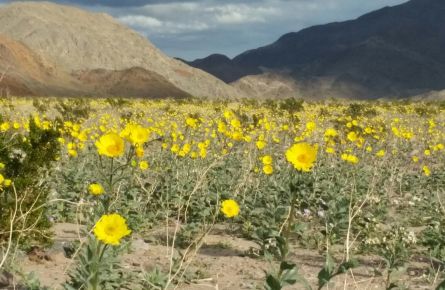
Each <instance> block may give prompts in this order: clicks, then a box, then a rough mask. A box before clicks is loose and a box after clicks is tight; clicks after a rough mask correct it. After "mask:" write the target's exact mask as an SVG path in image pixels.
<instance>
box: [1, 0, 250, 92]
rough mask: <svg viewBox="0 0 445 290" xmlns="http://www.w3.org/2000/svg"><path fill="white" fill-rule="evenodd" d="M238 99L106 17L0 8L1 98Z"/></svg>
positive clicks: (40, 7) (21, 6)
mask: <svg viewBox="0 0 445 290" xmlns="http://www.w3.org/2000/svg"><path fill="white" fill-rule="evenodd" d="M6 94H9V95H27V96H49V95H55V96H103V97H110V96H120V97H150V98H161V97H174V98H182V97H187V96H196V97H224V98H232V97H242V96H244V95H243V93H242V92H240V91H238V90H237V89H236V88H234V87H232V86H230V85H227V84H225V83H224V82H223V81H221V80H219V79H217V78H215V77H214V76H212V75H210V74H208V73H206V72H203V71H202V70H198V69H195V68H192V67H190V66H188V65H186V64H184V63H183V62H181V61H178V60H175V59H172V58H170V57H168V56H166V55H165V54H163V53H162V52H161V51H160V50H159V49H157V48H156V47H155V46H153V44H151V43H150V42H149V41H148V40H147V39H146V38H145V37H143V36H142V35H140V34H138V33H136V32H135V31H133V30H131V29H129V28H127V27H126V26H124V25H122V24H120V23H119V22H117V21H116V20H115V19H113V18H112V17H111V16H109V15H107V14H103V13H91V12H87V11H84V10H81V9H78V8H74V7H70V6H65V5H57V4H54V3H49V2H28V1H27V2H14V3H11V4H8V5H5V6H2V7H0V95H6Z"/></svg>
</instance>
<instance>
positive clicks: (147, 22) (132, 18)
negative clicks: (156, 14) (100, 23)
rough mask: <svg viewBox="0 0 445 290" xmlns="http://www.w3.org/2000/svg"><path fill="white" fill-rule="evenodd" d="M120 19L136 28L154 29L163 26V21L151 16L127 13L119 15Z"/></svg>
mask: <svg viewBox="0 0 445 290" xmlns="http://www.w3.org/2000/svg"><path fill="white" fill-rule="evenodd" d="M118 20H119V21H121V22H122V23H124V24H127V25H129V26H132V27H134V28H136V29H153V28H158V27H161V26H162V21H160V20H158V19H156V18H153V17H150V16H142V15H127V16H121V17H119V18H118Z"/></svg>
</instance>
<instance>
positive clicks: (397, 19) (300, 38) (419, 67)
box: [189, 0, 445, 98]
mask: <svg viewBox="0 0 445 290" xmlns="http://www.w3.org/2000/svg"><path fill="white" fill-rule="evenodd" d="M443 15H445V1H441V0H440V1H439V0H411V1H408V2H405V3H403V4H400V5H396V6H391V7H384V8H381V9H378V10H376V11H372V12H370V13H367V14H365V15H362V16H360V17H358V18H356V19H354V20H348V21H343V22H333V23H328V24H323V25H315V26H311V27H308V28H305V29H302V30H300V31H298V32H290V33H287V34H284V35H282V36H281V37H279V38H278V40H277V41H275V42H273V43H271V44H269V45H265V46H262V47H259V48H256V49H251V50H248V51H245V52H243V53H241V54H239V55H238V56H235V57H234V58H233V59H231V60H230V62H227V60H226V61H225V67H230V70H231V71H234V70H236V71H241V72H243V73H242V74H241V75H233V76H234V77H233V78H232V79H227V77H226V76H224V79H225V80H226V81H227V82H229V83H230V82H235V81H238V80H240V79H242V78H243V77H245V76H248V75H258V74H262V73H264V72H266V73H268V74H270V73H271V72H273V71H275V70H278V71H279V72H280V73H281V72H282V71H287V72H288V73H287V76H288V77H291V78H293V79H295V81H297V83H300V85H302V86H303V87H304V86H306V87H313V86H314V85H315V84H316V83H317V82H319V81H320V79H325V80H326V79H328V80H329V82H331V87H330V88H329V89H327V90H320V94H323V93H326V92H328V93H329V91H331V92H332V95H336V96H339V95H340V96H341V95H344V96H345V97H351V96H350V95H349V94H354V96H355V97H359V98H379V97H402V96H409V95H415V94H420V93H424V92H426V91H430V90H441V89H444V88H445V54H443V53H442V52H443V50H444V49H445V18H444V17H443ZM201 63H205V58H204V59H201ZM189 64H190V65H192V66H195V67H197V68H201V69H204V70H206V71H208V72H209V73H213V74H214V75H215V76H217V77H219V74H223V73H224V71H223V72H220V71H218V70H213V68H212V67H205V66H201V67H200V66H199V63H196V62H189ZM218 65H219V64H218V63H215V64H214V66H216V67H217V66H218ZM222 79H223V78H222ZM348 87H351V90H348V89H347V88H348ZM301 93H302V95H304V89H303V90H302V91H301Z"/></svg>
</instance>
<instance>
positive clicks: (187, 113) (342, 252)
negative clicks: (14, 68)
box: [0, 98, 445, 290]
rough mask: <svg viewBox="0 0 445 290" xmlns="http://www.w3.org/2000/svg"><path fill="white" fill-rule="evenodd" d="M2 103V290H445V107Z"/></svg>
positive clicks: (175, 102)
mask: <svg viewBox="0 0 445 290" xmlns="http://www.w3.org/2000/svg"><path fill="white" fill-rule="evenodd" d="M0 103H1V106H0V112H1V119H0V168H1V169H0V173H1V174H0V183H1V188H0V190H1V191H0V288H1V287H3V286H2V283H4V285H6V286H4V287H10V288H6V289H15V288H12V286H11V285H12V284H17V285H19V286H20V287H22V288H23V289H54V288H55V289H88V290H90V289H94V290H96V289H273V290H277V289H413V288H417V289H436V288H437V289H445V283H442V281H443V280H445V273H444V270H445V207H444V203H445V172H444V169H445V104H444V103H422V102H418V103H415V102H407V101H403V102H402V101H400V102H389V101H388V102H384V101H381V102H347V101H323V102H321V101H320V102H313V103H310V102H302V101H297V100H293V99H289V100H281V101H264V102H257V101H252V100H241V101H210V100H207V101H204V100H198V99H191V100H124V99H108V100H105V99H93V100H87V99H50V98H48V99H34V100H33V99H25V98H24V99H14V98H12V99H3V100H1V102H0ZM60 225H65V226H72V227H73V228H75V229H76V232H75V235H74V237H73V238H72V239H70V240H69V241H67V240H65V241H64V242H63V243H61V242H60V237H59V236H58V231H57V230H55V229H56V228H57V227H58V226H60ZM215 237H216V242H215V243H213V244H211V243H210V240H211V239H212V238H213V240H215ZM238 243H240V244H243V245H248V246H246V247H243V248H242V250H239V249H238V250H235V249H237V248H239V247H238V246H239V245H238ZM141 244H143V245H142V246H141ZM138 247H147V249H149V250H147V251H148V252H147V253H151V254H150V255H148V254H147V255H145V256H144V255H143V254H141V255H137V256H138V259H139V260H138V261H139V262H138V263H136V262H134V261H133V262H130V263H129V265H128V267H127V264H128V263H127V262H125V259H126V258H125V257H127V256H128V255H129V254H131V253H132V252H133V253H134V252H138V251H140V248H138ZM157 247H158V248H157ZM209 248H211V249H212V251H211V252H212V255H213V256H214V257H216V259H214V260H212V261H213V262H209V264H212V263H218V261H223V260H224V261H227V264H224V265H222V266H221V267H220V269H219V271H220V272H219V273H214V272H213V273H212V272H211V271H207V270H208V269H212V268H211V266H204V265H202V264H203V263H204V262H205V261H207V260H206V259H207V258H206V257H205V256H206V254H205V253H206V252H207V253H208V252H209V251H208V250H209ZM150 249H159V251H158V253H156V251H152V250H151V252H150ZM57 251H58V252H60V253H62V256H63V259H65V260H64V261H65V262H66V263H65V264H64V265H55V266H54V267H55V268H60V269H62V270H63V271H62V272H61V277H58V278H59V280H57V281H46V280H45V279H43V278H42V277H41V276H40V274H41V273H42V271H41V272H39V271H34V273H32V272H33V270H35V269H42V268H41V266H40V265H42V264H43V265H45V263H47V264H48V263H49V264H51V261H53V262H54V259H53V258H51V257H49V258H47V255H46V254H45V253H54V252H57ZM36 252H37V253H43V254H42V255H36ZM161 252H162V253H161ZM228 253H229V254H228ZM156 255H158V256H156ZM35 256H37V260H38V262H36V263H35V264H32V263H30V262H29V259H30V257H33V259H36V258H35ZM207 256H208V255H207ZM227 256H229V258H227ZM238 258H239V259H240V260H236V259H238ZM310 258H311V259H312V260H311V259H310ZM235 260H236V261H240V263H241V264H239V265H238V267H245V268H249V267H250V268H254V269H257V270H259V271H256V272H254V274H252V273H251V274H250V275H247V274H245V273H244V272H242V273H240V272H239V271H235V270H236V269H235V270H233V273H231V272H230V271H231V270H230V269H231V268H230V264H231V263H232V262H234V261H235ZM200 262H201V264H200ZM147 263H148V264H149V265H150V266H147V265H148V264H147ZM30 265H31V266H30ZM32 265H34V266H35V268H33V266H32ZM36 265H37V266H36ZM144 265H145V266H144ZM60 269H59V270H60ZM206 269H207V270H206ZM238 270H239V269H238ZM46 271H48V270H46ZM227 271H228V272H227ZM43 272H44V271H43ZM39 273H40V274H39ZM223 274H228V275H229V276H230V277H228V278H227V277H226V279H219V278H218V277H219V276H218V275H223ZM223 276H224V275H223ZM5 281H6V282H5ZM8 281H9V282H8ZM8 285H9V286H8ZM22 288H20V289H22Z"/></svg>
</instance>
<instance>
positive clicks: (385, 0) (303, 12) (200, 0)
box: [0, 0, 407, 60]
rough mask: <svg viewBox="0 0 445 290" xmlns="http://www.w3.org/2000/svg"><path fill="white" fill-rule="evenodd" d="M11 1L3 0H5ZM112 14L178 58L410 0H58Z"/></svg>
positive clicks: (235, 47)
mask: <svg viewBox="0 0 445 290" xmlns="http://www.w3.org/2000/svg"><path fill="white" fill-rule="evenodd" d="M8 1H9V2H10V1H11V0H0V4H1V3H5V2H8ZM52 2H57V3H62V4H69V5H75V6H78V7H81V8H84V9H88V10H91V11H95V12H106V13H108V14H111V15H112V16H114V17H115V18H117V19H118V20H119V21H120V22H122V23H123V24H125V25H128V26H130V27H131V28H133V29H135V30H136V31H138V32H139V33H141V34H143V35H144V36H146V37H147V38H148V39H149V40H150V41H151V42H152V43H153V44H154V45H156V46H157V47H158V48H160V49H161V50H162V51H164V52H165V53H166V54H168V55H170V56H172V57H180V58H183V59H186V60H193V59H196V58H202V57H206V56H208V55H210V54H213V53H222V54H225V55H227V56H229V57H234V56H236V55H238V54H240V53H242V52H244V51H246V50H248V49H253V48H257V47H260V46H264V45H267V44H270V43H272V42H274V41H275V40H277V39H278V38H279V37H280V36H281V35H283V34H285V33H288V32H296V31H299V30H301V29H303V28H305V27H309V26H313V25H318V24H325V23H329V22H333V21H344V20H349V19H354V18H357V17H359V16H360V15H362V14H364V13H367V12H370V11H373V10H376V9H379V8H383V7H385V6H393V5H397V4H401V3H404V2H407V0H186V1H178V0H123V1H119V0H53V1H52Z"/></svg>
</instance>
